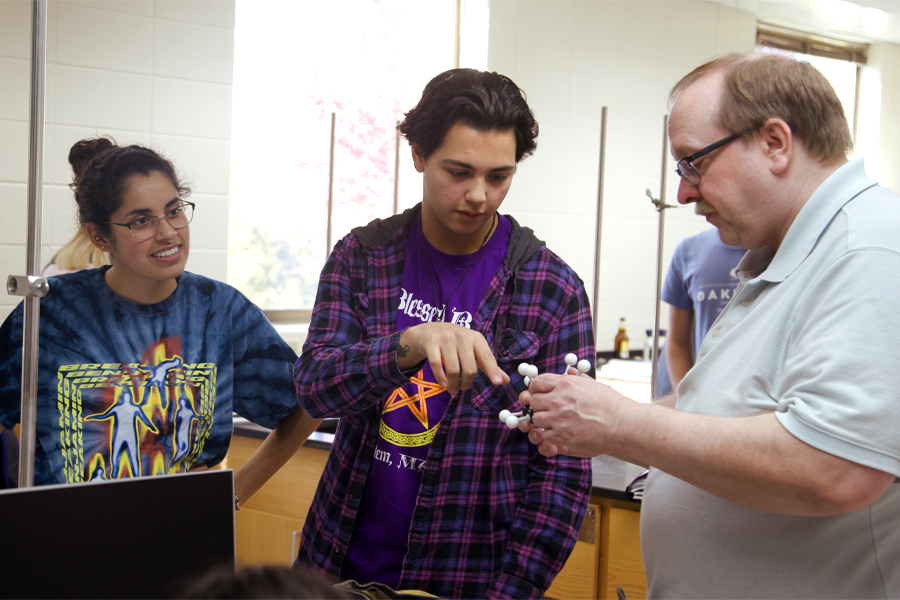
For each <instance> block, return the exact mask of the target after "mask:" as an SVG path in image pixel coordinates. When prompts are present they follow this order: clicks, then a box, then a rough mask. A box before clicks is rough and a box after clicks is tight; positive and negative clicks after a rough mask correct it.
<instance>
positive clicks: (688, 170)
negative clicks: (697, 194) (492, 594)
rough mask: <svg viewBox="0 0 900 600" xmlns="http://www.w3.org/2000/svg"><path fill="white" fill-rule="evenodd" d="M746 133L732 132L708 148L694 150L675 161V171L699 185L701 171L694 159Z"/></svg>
mask: <svg viewBox="0 0 900 600" xmlns="http://www.w3.org/2000/svg"><path fill="white" fill-rule="evenodd" d="M745 133H747V131H741V132H740V133H732V134H731V135H729V136H728V137H724V138H722V139H721V140H719V141H718V142H715V143H713V144H710V145H709V146H707V147H706V148H704V149H702V150H698V151H696V152H694V153H693V154H691V155H690V156H685V157H684V158H682V159H681V160H679V161H678V162H677V163H675V172H676V173H678V174H679V175H680V176H682V177H684V178H685V179H687V180H688V181H690V182H691V183H692V184H694V185H699V184H700V171H698V170H697V167H695V166H694V161H695V160H697V159H698V158H701V157H704V156H706V155H707V154H709V153H710V152H712V151H713V150H718V149H719V148H721V147H722V146H724V145H725V144H728V143H730V142H733V141H734V140H736V139H738V138H739V137H741V136H742V135H744V134H745Z"/></svg>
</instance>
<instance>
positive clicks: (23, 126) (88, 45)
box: [0, 0, 234, 318]
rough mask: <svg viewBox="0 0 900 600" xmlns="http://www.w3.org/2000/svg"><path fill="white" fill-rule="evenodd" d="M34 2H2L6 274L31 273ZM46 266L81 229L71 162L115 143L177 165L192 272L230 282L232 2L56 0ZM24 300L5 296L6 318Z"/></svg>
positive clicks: (1, 313)
mask: <svg viewBox="0 0 900 600" xmlns="http://www.w3.org/2000/svg"><path fill="white" fill-rule="evenodd" d="M31 18H32V16H31V2H30V0H2V1H0V82H2V83H0V140H2V142H3V143H2V144H0V215H2V218H0V276H2V280H3V281H4V282H5V281H6V277H7V275H10V274H16V275H24V274H25V259H26V248H25V241H26V227H27V176H28V149H29V125H28V119H29V110H30V92H31V70H30V60H31V32H32V26H31ZM47 21H48V23H47V74H46V82H45V85H46V97H45V112H46V125H45V139H44V188H43V225H42V233H41V238H42V243H43V248H42V264H46V263H47V262H48V261H49V260H50V258H51V257H52V256H53V254H54V253H55V252H56V250H58V249H59V248H60V247H61V246H62V245H63V244H65V243H66V242H67V241H68V240H69V238H70V237H71V236H72V234H73V233H74V232H75V230H76V227H77V218H76V208H75V200H74V198H73V196H72V192H71V190H70V189H69V187H68V184H69V183H70V182H71V180H72V175H71V169H70V167H69V163H68V160H67V157H68V152H69V149H70V148H71V146H72V144H73V143H75V142H76V141H78V140H79V139H82V138H85V137H92V136H97V135H103V134H110V135H112V136H113V137H115V139H116V140H117V141H118V142H119V143H120V144H127V143H139V144H144V145H149V146H151V147H153V148H155V149H157V150H159V151H161V152H162V153H163V154H164V155H165V156H167V157H168V158H169V159H171V160H172V161H173V162H174V163H175V165H176V167H177V168H178V169H179V171H180V172H181V174H182V175H183V176H184V177H185V178H186V179H187V180H188V181H189V182H190V185H191V187H192V188H193V191H194V193H193V196H192V198H191V199H192V200H193V201H195V202H197V213H196V216H195V219H194V221H193V223H192V224H191V234H192V235H191V241H192V244H191V255H190V260H189V263H188V268H189V269H190V270H191V271H194V272H196V273H201V274H204V275H207V276H210V277H214V278H216V279H221V280H224V279H225V274H226V261H227V251H226V248H227V240H228V193H229V185H230V184H229V170H230V169H229V165H230V155H231V83H232V71H233V66H232V65H233V56H234V0H193V1H173V0H157V1H153V0H131V1H128V2H123V1H120V0H95V1H87V0H84V1H76V0H50V1H49V3H48V19H47ZM19 301H20V298H17V297H13V296H7V295H6V294H2V295H0V318H6V315H7V314H8V313H9V312H10V311H11V310H12V308H13V307H14V306H15V305H16V304H18V302H19Z"/></svg>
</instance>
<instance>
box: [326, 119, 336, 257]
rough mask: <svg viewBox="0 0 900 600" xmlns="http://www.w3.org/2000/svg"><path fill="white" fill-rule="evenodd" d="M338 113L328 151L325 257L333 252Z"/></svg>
mask: <svg viewBox="0 0 900 600" xmlns="http://www.w3.org/2000/svg"><path fill="white" fill-rule="evenodd" d="M335 119H336V114H335V113H331V142H330V150H329V153H328V224H327V225H326V227H325V259H326V260H328V256H329V255H330V254H331V219H332V216H333V215H334V122H335Z"/></svg>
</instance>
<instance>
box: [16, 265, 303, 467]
mask: <svg viewBox="0 0 900 600" xmlns="http://www.w3.org/2000/svg"><path fill="white" fill-rule="evenodd" d="M103 274H104V270H103V269H91V270H87V271H79V272H77V273H72V274H67V275H61V276H59V277H53V278H51V279H50V293H49V294H48V295H47V297H45V298H43V299H41V320H40V350H39V362H40V368H39V372H38V385H37V446H36V449H35V469H34V481H35V484H37V485H45V484H51V483H72V482H80V481H90V480H97V479H118V478H123V477H136V476H146V475H157V474H163V473H179V472H182V471H186V470H188V469H190V468H191V467H193V466H195V465H207V466H213V465H215V464H218V463H220V462H221V461H222V459H224V458H225V454H226V452H227V451H228V445H229V442H230V440H231V432H232V411H233V412H236V413H237V414H239V415H240V416H242V417H244V418H246V419H248V420H250V421H252V422H254V423H257V424H259V425H262V426H264V427H268V428H274V427H277V426H278V424H279V423H280V422H281V419H282V418H284V417H285V416H286V415H287V414H289V413H290V412H292V411H293V410H294V409H295V408H296V407H297V406H298V404H297V400H296V396H295V394H294V386H293V380H292V376H291V371H292V368H293V365H294V362H295V360H296V354H295V352H294V351H293V350H292V349H291V348H290V346H288V345H287V344H286V343H285V342H284V341H283V340H282V339H281V337H280V336H279V335H278V333H277V332H276V331H275V329H274V328H273V327H272V325H271V324H270V323H269V322H268V321H267V320H266V318H265V316H263V314H262V312H261V311H260V310H259V309H258V308H257V307H256V306H254V305H253V304H252V303H251V302H250V301H249V300H248V299H247V298H246V297H244V296H243V295H242V294H241V293H240V292H238V291H237V290H235V289H234V288H232V287H230V286H228V285H226V284H224V283H221V282H217V281H214V280H212V279H207V278H205V277H201V276H198V275H193V274H191V273H187V272H186V273H184V274H183V275H182V276H181V277H180V278H179V282H178V287H177V288H176V290H175V292H174V293H173V294H172V295H171V296H169V297H168V298H167V299H166V300H164V301H163V302H160V303H158V304H153V305H138V304H133V303H131V302H127V301H125V300H123V299H121V298H119V297H118V296H116V295H115V294H114V293H113V292H112V290H111V289H110V288H109V286H107V284H106V282H105V280H104V277H103ZM21 373H22V305H19V306H18V307H17V308H16V309H15V310H14V311H13V313H12V314H11V315H10V316H9V318H7V320H6V321H5V322H4V324H3V326H2V328H0V423H2V424H3V425H4V426H5V427H12V426H13V425H14V424H15V423H17V422H19V413H20V406H21V392H20V389H21Z"/></svg>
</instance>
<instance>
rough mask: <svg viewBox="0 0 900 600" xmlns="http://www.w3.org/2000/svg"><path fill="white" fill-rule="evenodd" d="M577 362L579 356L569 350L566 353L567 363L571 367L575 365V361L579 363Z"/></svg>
mask: <svg viewBox="0 0 900 600" xmlns="http://www.w3.org/2000/svg"><path fill="white" fill-rule="evenodd" d="M577 362H578V357H577V356H575V354H574V353H573V352H569V353H568V354H566V364H567V365H569V366H570V367H574V366H575V363H577Z"/></svg>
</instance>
